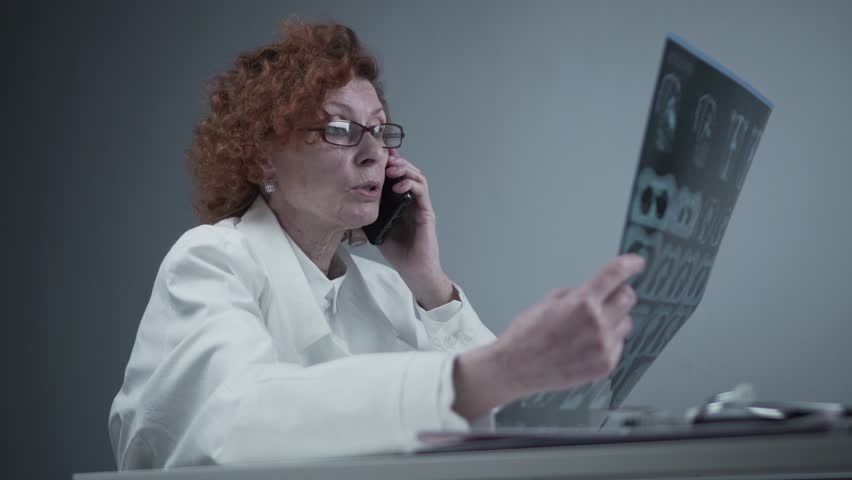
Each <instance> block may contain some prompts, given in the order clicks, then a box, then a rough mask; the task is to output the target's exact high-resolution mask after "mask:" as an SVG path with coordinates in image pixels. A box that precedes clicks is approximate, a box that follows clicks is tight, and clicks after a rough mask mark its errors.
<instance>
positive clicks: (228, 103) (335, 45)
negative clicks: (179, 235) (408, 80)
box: [188, 19, 387, 243]
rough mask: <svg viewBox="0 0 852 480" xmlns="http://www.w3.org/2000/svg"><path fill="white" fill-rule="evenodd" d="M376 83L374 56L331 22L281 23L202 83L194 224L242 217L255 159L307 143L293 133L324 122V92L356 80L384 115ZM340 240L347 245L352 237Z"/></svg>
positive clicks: (192, 154) (255, 180) (254, 180)
mask: <svg viewBox="0 0 852 480" xmlns="http://www.w3.org/2000/svg"><path fill="white" fill-rule="evenodd" d="M378 77H379V66H378V62H377V61H376V59H375V57H373V56H372V55H371V54H370V53H369V52H368V51H367V50H366V49H364V48H363V47H362V45H361V42H360V41H359V39H358V36H357V35H356V34H355V32H353V31H352V30H351V29H350V28H348V27H346V26H344V25H341V24H338V23H321V24H307V23H303V22H301V21H299V20H294V19H288V20H285V21H284V22H282V24H281V38H280V40H279V41H278V42H276V43H273V44H270V45H266V46H262V47H260V48H258V49H256V50H254V51H251V52H248V53H243V54H241V55H240V56H239V57H238V58H237V60H236V62H235V64H234V66H233V68H232V69H230V70H228V71H227V72H225V73H223V74H221V75H218V76H217V77H215V78H214V79H213V81H212V82H211V83H210V84H209V87H208V90H209V91H208V96H209V102H210V112H209V114H208V115H207V117H206V118H204V119H203V120H202V121H201V122H200V123H199V124H198V126H197V127H196V128H195V134H194V138H193V142H192V146H191V148H190V150H189V155H188V162H189V170H190V173H191V175H192V177H193V179H194V181H195V185H196V195H195V200H194V207H195V210H196V212H197V213H198V216H199V219H200V221H201V223H215V222H217V221H219V220H222V219H224V218H227V217H229V216H241V215H242V214H243V213H245V211H246V210H247V209H248V207H249V206H250V205H251V203H252V202H253V201H254V199H255V198H257V196H258V195H259V193H260V189H259V185H261V184H262V183H263V181H264V175H263V171H262V169H261V167H260V162H259V161H258V160H259V159H263V158H269V155H270V154H271V153H272V149H273V148H274V145H276V144H277V145H283V144H286V143H287V142H290V141H305V142H310V140H309V139H308V137H305V136H304V135H302V134H301V132H300V130H302V129H305V128H316V127H319V126H322V125H325V124H326V123H327V122H328V121H329V120H330V118H329V116H328V114H327V113H325V111H323V110H322V105H323V103H324V102H325V99H326V97H327V95H328V93H329V92H330V91H331V90H334V89H337V88H341V87H343V86H345V85H346V84H347V83H349V81H350V80H352V79H353V78H363V79H365V80H368V81H369V82H370V83H371V84H372V85H373V87H374V88H375V89H376V93H377V94H378V97H379V100H380V101H381V103H382V105H383V106H384V107H385V111H387V104H386V102H385V99H384V94H383V91H382V87H381V84H380V82H379V81H378ZM270 140H271V141H270ZM313 141H316V139H314V140H313ZM344 239H347V240H349V241H350V243H352V242H353V232H352V231H350V232H347V235H346V236H345V237H344ZM356 240H357V239H356Z"/></svg>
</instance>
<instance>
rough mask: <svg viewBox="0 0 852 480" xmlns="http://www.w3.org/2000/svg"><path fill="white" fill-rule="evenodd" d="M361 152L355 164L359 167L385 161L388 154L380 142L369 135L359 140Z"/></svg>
mask: <svg viewBox="0 0 852 480" xmlns="http://www.w3.org/2000/svg"><path fill="white" fill-rule="evenodd" d="M359 146H360V147H361V152H359V153H360V155H359V156H358V159H357V163H358V164H359V165H362V164H368V163H369V162H379V161H382V160H385V161H386V160H387V155H388V152H387V150H386V149H385V148H384V145H382V143H381V141H380V140H377V139H376V137H374V136H372V135H370V134H369V133H368V134H367V135H364V138H363V139H362V140H361V145H359Z"/></svg>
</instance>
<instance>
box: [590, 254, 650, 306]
mask: <svg viewBox="0 0 852 480" xmlns="http://www.w3.org/2000/svg"><path fill="white" fill-rule="evenodd" d="M643 268H645V259H644V258H642V257H641V256H639V255H636V254H635V253H628V254H625V255H619V256H617V257H615V258H613V259H612V260H610V262H609V263H607V264H606V266H605V267H604V268H603V269H602V270H601V271H600V272H598V274H597V275H595V277H594V278H593V279H592V280H591V281H590V282H589V283H588V288H589V290H590V291H591V292H592V294H593V295H594V296H596V297H597V298H599V299H600V300H604V299H606V298H608V297H609V296H610V294H611V293H612V292H614V291H615V290H616V289H618V288H619V287H620V286H621V285H623V284H624V283H625V282H627V280H629V279H630V277H632V276H634V275H636V274H638V273H639V272H641V271H642V269H643Z"/></svg>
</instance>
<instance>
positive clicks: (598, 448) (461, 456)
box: [74, 433, 852, 480]
mask: <svg viewBox="0 0 852 480" xmlns="http://www.w3.org/2000/svg"><path fill="white" fill-rule="evenodd" d="M696 476H701V477H702V478H704V479H708V478H710V479H722V478H724V479H732V478H735V479H761V480H767V479H792V478H809V479H814V478H852V434H849V433H829V434H800V435H791V436H765V437H740V438H726V439H701V440H678V441H658V442H642V443H626V444H610V445H594V446H574V447H552V448H530V449H518V450H492V451H486V452H467V453H442V454H425V455H423V454H421V455H383V456H372V457H349V458H337V459H329V460H322V461H313V462H288V463H279V464H275V465H252V466H239V467H237V466H227V467H193V468H184V469H174V470H158V471H134V472H121V473H118V472H106V473H86V474H77V475H74V480H143V479H145V480H226V479H227V480H232V479H240V480H272V479H275V480H280V479H286V480H296V479H312V480H332V479H333V480H359V479H363V480H377V479H382V480H384V479H395V478H400V479H405V480H418V479H437V480H443V479H467V480H471V479H510V478H511V479H547V478H559V479H579V478H585V479H588V478H630V479H652V478H654V479H664V478H665V479H672V478H685V477H691V478H694V477H696Z"/></svg>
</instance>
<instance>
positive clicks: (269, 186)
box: [263, 178, 275, 193]
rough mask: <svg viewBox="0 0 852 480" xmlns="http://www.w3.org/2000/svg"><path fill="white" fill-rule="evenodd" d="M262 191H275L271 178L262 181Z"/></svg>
mask: <svg viewBox="0 0 852 480" xmlns="http://www.w3.org/2000/svg"><path fill="white" fill-rule="evenodd" d="M263 190H264V191H266V193H272V192H274V191H275V181H274V180H272V179H271V178H267V179H266V180H264V181H263Z"/></svg>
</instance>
